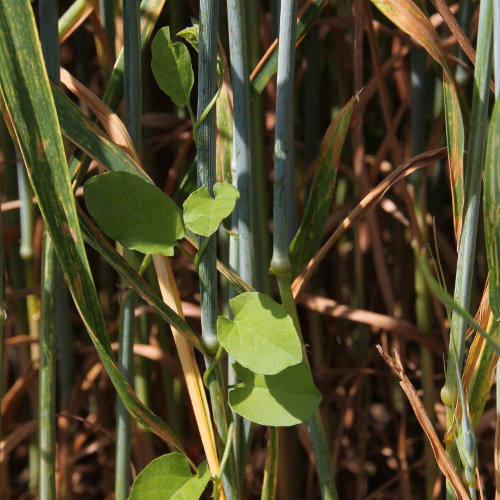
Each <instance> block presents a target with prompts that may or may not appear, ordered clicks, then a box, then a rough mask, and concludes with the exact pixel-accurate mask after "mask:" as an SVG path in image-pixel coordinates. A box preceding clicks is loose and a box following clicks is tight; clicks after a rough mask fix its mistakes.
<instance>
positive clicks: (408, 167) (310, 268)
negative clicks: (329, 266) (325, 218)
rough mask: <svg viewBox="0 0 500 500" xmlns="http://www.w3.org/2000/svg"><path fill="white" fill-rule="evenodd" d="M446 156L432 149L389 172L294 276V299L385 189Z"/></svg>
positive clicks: (443, 149)
mask: <svg viewBox="0 0 500 500" xmlns="http://www.w3.org/2000/svg"><path fill="white" fill-rule="evenodd" d="M445 156H446V148H439V149H433V150H431V151H427V152H425V153H422V154H420V155H418V156H415V157H414V158H412V159H410V160H408V161H407V162H405V163H403V164H402V165H400V166H399V167H398V168H397V169H396V170H394V171H393V172H391V173H390V174H389V175H388V176H387V177H386V178H385V179H384V180H383V181H382V182H381V183H380V184H379V185H378V186H376V187H375V188H373V189H372V190H371V191H370V192H369V193H368V194H367V195H366V196H365V197H364V198H363V199H362V200H361V201H360V202H359V203H358V205H356V207H355V208H354V210H353V211H352V212H351V213H350V214H349V215H348V216H347V217H346V218H345V219H344V220H343V222H342V224H340V226H339V227H338V228H337V229H336V230H335V231H334V233H333V234H332V235H331V236H330V238H328V240H327V242H326V243H325V244H324V245H323V246H322V247H321V248H320V249H319V250H318V252H317V254H316V255H315V256H314V257H313V258H312V259H311V260H310V261H309V263H308V264H307V266H306V267H305V269H304V270H303V271H302V272H301V273H300V275H299V276H297V278H295V280H294V282H293V284H292V292H293V297H294V299H295V300H298V298H299V297H300V295H301V294H302V292H303V291H304V289H305V287H306V285H307V283H308V281H309V280H310V279H311V276H312V275H313V273H314V271H315V270H316V268H317V267H318V266H319V264H320V262H321V261H322V260H323V259H324V258H325V256H326V254H327V253H328V251H329V250H330V249H331V248H332V246H333V245H334V243H335V242H336V241H337V240H338V239H339V238H340V236H341V235H342V234H343V233H344V232H345V231H347V230H348V229H349V228H351V227H352V226H353V225H354V224H356V223H357V222H358V221H359V220H360V219H361V218H362V217H364V216H365V215H366V214H367V213H368V211H369V210H370V209H372V208H373V207H374V206H375V205H377V203H379V202H380V200H381V199H382V197H383V196H384V195H385V193H386V192H387V190H388V189H389V188H391V187H392V186H393V185H394V184H395V183H396V182H398V181H400V180H401V179H403V178H404V177H406V176H408V175H410V174H412V173H413V172H415V171H416V170H418V169H419V168H423V167H426V166H428V165H432V164H433V163H435V162H436V161H438V160H441V159H442V158H444V157H445Z"/></svg>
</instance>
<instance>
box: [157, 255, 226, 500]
mask: <svg viewBox="0 0 500 500" xmlns="http://www.w3.org/2000/svg"><path fill="white" fill-rule="evenodd" d="M153 263H154V265H155V269H156V274H157V276H158V284H159V285H160V291H161V295H162V297H163V300H164V301H165V304H167V305H168V306H169V307H171V308H172V309H173V310H174V311H176V312H177V314H179V316H181V317H182V318H183V317H184V316H183V314H182V306H181V300H180V297H179V291H178V290H177V285H176V283H175V278H174V275H173V273H172V268H171V266H170V262H169V261H168V259H167V258H166V257H163V256H161V255H158V254H156V255H153ZM171 330H172V335H173V338H174V342H175V346H176V348H177V352H178V353H179V359H180V362H181V365H182V371H183V372H184V377H185V378H186V385H187V388H188V392H189V397H190V399H191V404H192V405H193V411H194V415H195V418H196V423H197V425H198V429H199V431H200V436H201V441H202V443H203V449H204V450H205V454H206V456H207V462H208V467H209V468H210V472H211V474H212V476H217V474H218V472H219V459H218V458H217V448H216V445H215V437H214V431H213V426H212V421H211V418H210V410H209V408H208V402H207V399H206V395H205V388H204V386H203V380H202V378H201V375H200V372H199V369H198V364H197V363H196V358H195V356H194V350H193V347H192V346H191V344H190V343H189V342H188V341H187V340H186V339H185V338H184V337H183V336H182V335H181V334H180V333H179V332H178V331H177V330H176V329H175V328H173V327H171ZM219 498H220V499H225V498H226V497H225V495H224V491H223V489H222V482H221V483H220V485H219Z"/></svg>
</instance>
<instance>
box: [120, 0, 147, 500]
mask: <svg viewBox="0 0 500 500" xmlns="http://www.w3.org/2000/svg"><path fill="white" fill-rule="evenodd" d="M123 31H124V40H123V42H124V43H123V55H124V92H123V95H124V107H125V111H124V121H125V126H126V127H127V131H128V133H129V135H130V138H131V139H132V142H133V144H134V146H135V148H136V150H137V152H138V153H139V155H140V151H141V114H142V81H141V64H142V63H141V30H140V17H139V3H138V2H137V0H123ZM124 256H125V257H126V258H127V260H129V259H131V258H132V257H133V254H132V252H127V251H124ZM136 302H137V295H136V294H135V293H134V292H133V291H127V292H125V295H124V299H123V303H122V305H121V313H120V352H119V360H118V365H119V368H120V371H121V372H122V374H123V375H124V376H125V378H126V379H127V381H128V382H129V383H132V380H133V347H134V329H135V328H134V327H135V317H134V312H135V305H136ZM116 412H117V430H116V466H115V470H116V478H115V498H116V500H125V499H126V498H128V495H129V488H130V453H131V452H130V432H131V425H132V422H131V416H130V414H129V413H128V411H127V410H126V408H125V406H124V405H123V404H122V402H121V400H120V398H117V408H116Z"/></svg>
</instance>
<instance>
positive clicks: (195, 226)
mask: <svg viewBox="0 0 500 500" xmlns="http://www.w3.org/2000/svg"><path fill="white" fill-rule="evenodd" d="M214 195H215V199H213V198H212V197H211V196H210V194H209V192H208V188H207V187H206V186H202V187H201V188H200V189H197V190H196V191H195V192H194V193H191V194H190V195H189V197H188V199H187V200H186V201H185V202H184V205H183V206H184V223H185V224H186V227H187V228H189V229H190V230H191V231H193V233H196V234H199V235H201V236H210V235H211V234H213V233H215V231H217V228H218V227H219V224H220V222H221V221H222V219H225V218H226V217H227V216H228V215H229V214H230V213H231V212H232V211H233V209H234V205H235V203H236V200H237V199H238V198H239V197H240V194H239V193H238V190H237V189H236V188H235V187H234V186H232V185H231V184H228V183H226V182H224V183H221V182H217V183H216V184H215V186H214Z"/></svg>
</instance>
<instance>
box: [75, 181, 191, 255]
mask: <svg viewBox="0 0 500 500" xmlns="http://www.w3.org/2000/svg"><path fill="white" fill-rule="evenodd" d="M83 194H84V196H85V202H86V204H87V208H88V211H89V212H90V214H91V215H92V216H93V217H94V218H95V219H96V220H97V222H98V224H99V226H100V227H101V229H102V230H103V231H104V232H105V233H106V234H107V235H108V236H110V237H111V238H113V239H115V240H118V241H119V242H120V243H121V244H122V245H123V246H124V247H127V248H131V249H132V250H138V251H139V252H142V253H146V254H149V253H159V254H161V255H169V256H171V255H173V254H174V245H175V242H176V240H178V239H180V238H182V237H183V236H184V226H183V224H182V216H181V211H180V209H179V207H178V206H177V205H176V204H175V203H174V202H173V201H172V200H171V199H170V198H169V197H168V196H167V195H166V194H165V193H164V192H163V191H161V189H159V188H157V187H156V186H154V185H153V184H150V183H148V182H146V181H145V180H143V179H141V178H140V177H139V176H137V175H134V174H129V173H128V172H107V173H105V174H101V175H97V176H95V177H92V178H91V179H89V180H88V181H87V182H86V183H85V185H84V188H83Z"/></svg>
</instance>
